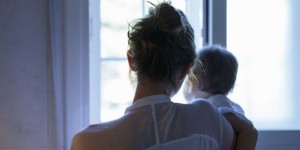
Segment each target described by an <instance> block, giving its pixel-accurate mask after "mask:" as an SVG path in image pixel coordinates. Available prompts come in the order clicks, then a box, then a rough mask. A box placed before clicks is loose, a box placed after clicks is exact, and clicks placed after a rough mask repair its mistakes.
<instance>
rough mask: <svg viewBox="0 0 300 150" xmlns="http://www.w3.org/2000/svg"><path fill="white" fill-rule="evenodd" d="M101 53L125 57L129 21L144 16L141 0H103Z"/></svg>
mask: <svg viewBox="0 0 300 150" xmlns="http://www.w3.org/2000/svg"><path fill="white" fill-rule="evenodd" d="M100 16H101V19H100V20H101V29H100V33H101V39H100V40H101V41H100V48H101V49H100V55H101V57H102V58H106V57H123V58H124V57H125V56H126V52H127V47H128V44H127V31H128V23H129V22H130V21H132V19H135V18H138V17H141V16H142V1H141V0H130V1H124V0H101V1H100Z"/></svg>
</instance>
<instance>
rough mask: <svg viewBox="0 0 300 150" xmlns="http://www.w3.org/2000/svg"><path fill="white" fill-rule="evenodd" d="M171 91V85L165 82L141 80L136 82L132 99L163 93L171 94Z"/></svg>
mask: <svg viewBox="0 0 300 150" xmlns="http://www.w3.org/2000/svg"><path fill="white" fill-rule="evenodd" d="M171 93H172V86H170V85H168V84H166V83H163V82H158V81H153V80H143V81H142V82H138V83H137V86H136V90H135V95H134V99H133V101H136V100H138V99H141V98H143V97H147V96H151V95H159V94H165V95H168V96H171Z"/></svg>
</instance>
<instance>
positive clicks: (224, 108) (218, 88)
mask: <svg viewBox="0 0 300 150" xmlns="http://www.w3.org/2000/svg"><path fill="white" fill-rule="evenodd" d="M237 70H238V62H237V60H236V58H235V56H234V55H233V54H232V53H230V52H229V51H228V50H226V49H225V48H223V47H221V46H217V45H212V46H206V47H204V48H202V49H201V50H200V51H199V52H198V55H197V58H196V60H195V63H194V66H193V67H192V69H191V71H190V73H189V75H188V79H187V80H185V83H184V97H185V99H186V100H187V101H191V100H195V99H206V100H208V101H210V102H211V103H212V104H213V105H214V106H216V107H217V108H218V110H219V111H220V113H221V114H223V115H224V116H225V118H226V119H227V120H228V121H229V122H230V124H231V125H232V128H233V129H234V130H235V132H236V135H235V138H234V140H233V141H234V143H233V144H232V149H239V150H254V149H255V146H256V141H257V130H256V129H255V127H254V126H253V124H252V122H251V121H250V120H248V119H247V118H246V117H245V116H244V111H243V109H242V107H241V106H240V105H238V104H237V103H234V102H233V101H231V100H230V99H229V98H228V97H227V95H228V93H229V92H230V91H232V89H233V87H234V84H235V80H236V75H237Z"/></svg>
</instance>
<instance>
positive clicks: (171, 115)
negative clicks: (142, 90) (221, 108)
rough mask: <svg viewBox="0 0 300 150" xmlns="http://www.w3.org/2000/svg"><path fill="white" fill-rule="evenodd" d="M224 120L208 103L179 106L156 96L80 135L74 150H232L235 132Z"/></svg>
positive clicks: (137, 103) (138, 102)
mask: <svg viewBox="0 0 300 150" xmlns="http://www.w3.org/2000/svg"><path fill="white" fill-rule="evenodd" d="M223 120H224V119H223V118H222V116H221V115H219V113H218V112H217V110H216V109H215V108H214V107H213V106H212V105H211V104H210V103H208V102H205V101H196V102H195V103H194V104H188V105H185V104H176V103H172V102H171V101H170V99H169V98H168V96H166V95H154V96H149V97H145V98H142V99H140V100H138V101H136V103H133V105H131V106H130V107H128V108H127V110H126V113H125V115H124V116H123V117H122V118H120V119H118V120H115V121H111V122H108V123H103V124H98V125H92V126H89V127H88V128H86V129H84V130H83V131H81V132H80V133H79V134H77V136H76V137H75V138H74V141H73V144H72V146H73V147H72V150H83V149H89V150H94V149H95V150H96V149H97V150H98V149H99V148H101V149H105V150H106V149H113V150H118V149H120V150H121V149H122V150H144V149H147V148H148V149H149V150H158V149H164V150H168V149H173V150H176V149H182V147H185V148H187V149H193V148H197V149H201V148H203V149H207V150H208V149H209V150H213V149H221V147H223V148H225V149H229V147H230V145H231V139H232V135H231V134H230V133H232V129H231V127H230V126H229V125H228V123H227V122H226V121H223ZM223 128H225V129H226V132H225V133H224V131H223ZM80 139H85V140H84V141H83V140H80ZM224 139H225V141H223V140H224ZM226 140H228V141H226ZM76 141H80V142H78V143H77V142H76ZM174 148H175V149H174Z"/></svg>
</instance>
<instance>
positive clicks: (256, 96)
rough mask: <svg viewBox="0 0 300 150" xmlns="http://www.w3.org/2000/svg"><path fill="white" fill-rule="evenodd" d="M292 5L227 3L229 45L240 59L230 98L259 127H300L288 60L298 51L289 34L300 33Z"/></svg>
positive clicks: (252, 0) (261, 0) (251, 0)
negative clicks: (293, 23)
mask: <svg viewBox="0 0 300 150" xmlns="http://www.w3.org/2000/svg"><path fill="white" fill-rule="evenodd" d="M294 3H296V2H295V1H294ZM291 6H293V4H292V3H291V1H286V0H276V1H274V0H243V1H241V0H228V1H227V7H228V8H227V15H228V16H227V19H228V20H227V42H228V43H227V47H228V49H229V50H231V51H232V52H233V53H234V54H235V55H236V56H237V58H238V61H239V72H238V77H237V83H236V86H235V89H234V91H233V93H232V94H231V95H230V97H231V98H232V99H233V100H234V101H236V102H238V103H240V104H241V105H242V107H243V108H244V109H245V112H246V116H248V117H249V118H250V119H251V120H253V122H254V124H255V125H256V126H257V127H258V129H265V130H269V129H300V119H299V117H297V116H296V114H299V111H296V106H297V105H296V104H299V102H297V101H298V100H296V98H297V97H296V96H293V90H296V89H294V88H295V86H294V88H293V83H294V82H295V81H296V80H298V79H296V78H295V76H294V74H293V72H292V70H293V67H292V66H293V59H292V56H293V55H298V56H299V52H296V53H295V52H293V51H292V50H291V48H292V47H294V48H296V47H295V46H296V44H297V43H296V42H295V40H291V38H292V34H291V33H294V34H295V33H296V32H298V34H299V29H297V28H295V27H294V28H292V22H293V19H292V17H293V16H294V18H296V17H295V16H297V17H299V15H298V14H299V11H298V12H296V10H299V8H298V9H295V8H292V7H291ZM296 6H297V5H296ZM297 7H299V5H298V6H297ZM293 11H294V12H293ZM297 48H298V49H299V47H297ZM292 52H293V53H292ZM298 63H299V61H298ZM293 76H294V77H293ZM298 82H299V80H298ZM294 95H295V94H294Z"/></svg>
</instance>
